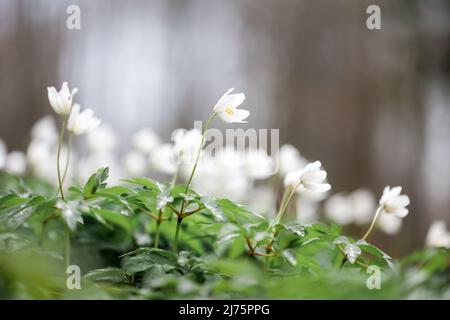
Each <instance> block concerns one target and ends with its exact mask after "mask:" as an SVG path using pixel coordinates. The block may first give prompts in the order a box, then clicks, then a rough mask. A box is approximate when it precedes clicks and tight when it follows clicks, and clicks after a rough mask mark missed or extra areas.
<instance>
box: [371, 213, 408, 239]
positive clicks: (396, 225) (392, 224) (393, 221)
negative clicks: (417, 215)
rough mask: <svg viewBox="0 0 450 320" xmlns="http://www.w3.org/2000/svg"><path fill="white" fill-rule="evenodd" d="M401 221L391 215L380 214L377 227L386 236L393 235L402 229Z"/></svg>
mask: <svg viewBox="0 0 450 320" xmlns="http://www.w3.org/2000/svg"><path fill="white" fill-rule="evenodd" d="M402 224H403V222H402V219H401V218H399V217H397V216H394V215H392V214H388V213H384V212H381V213H380V216H379V217H378V220H377V227H378V228H379V229H380V230H381V231H383V232H384V233H386V234H389V235H395V234H397V233H399V231H400V229H401V228H402Z"/></svg>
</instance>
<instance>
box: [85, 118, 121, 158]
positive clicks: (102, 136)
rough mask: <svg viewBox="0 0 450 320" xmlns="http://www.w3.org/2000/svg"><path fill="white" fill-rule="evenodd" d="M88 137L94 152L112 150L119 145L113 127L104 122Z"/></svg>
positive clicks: (89, 144)
mask: <svg viewBox="0 0 450 320" xmlns="http://www.w3.org/2000/svg"><path fill="white" fill-rule="evenodd" d="M86 138H87V145H88V147H89V150H90V151H92V152H97V151H111V150H113V149H114V148H115V147H116V145H117V137H116V135H115V134H114V131H113V129H112V128H111V127H110V126H109V125H106V124H102V125H101V126H99V127H98V128H97V129H96V130H94V131H92V132H90V133H89V134H88V135H87V137H86Z"/></svg>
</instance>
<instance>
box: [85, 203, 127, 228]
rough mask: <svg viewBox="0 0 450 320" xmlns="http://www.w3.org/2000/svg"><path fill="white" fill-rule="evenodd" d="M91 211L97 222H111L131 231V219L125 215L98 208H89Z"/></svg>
mask: <svg viewBox="0 0 450 320" xmlns="http://www.w3.org/2000/svg"><path fill="white" fill-rule="evenodd" d="M91 212H92V214H93V216H94V218H96V219H97V220H98V221H99V222H101V223H103V224H106V225H108V223H112V224H115V225H117V226H119V227H121V228H123V229H125V230H126V231H128V232H129V233H131V232H132V231H133V225H132V223H131V219H130V218H129V217H128V216H126V215H123V214H121V213H119V212H116V211H112V210H106V209H98V208H91Z"/></svg>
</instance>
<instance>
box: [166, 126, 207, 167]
mask: <svg viewBox="0 0 450 320" xmlns="http://www.w3.org/2000/svg"><path fill="white" fill-rule="evenodd" d="M172 140H173V142H174V146H173V152H174V154H175V157H176V158H177V161H178V163H180V164H185V165H188V166H189V167H190V165H192V164H193V162H194V161H195V158H196V156H197V152H198V149H199V148H200V146H201V142H202V133H201V132H200V130H198V129H196V128H193V129H190V130H185V129H177V130H175V132H174V134H173V135H172ZM191 169H192V168H188V171H190V170H191Z"/></svg>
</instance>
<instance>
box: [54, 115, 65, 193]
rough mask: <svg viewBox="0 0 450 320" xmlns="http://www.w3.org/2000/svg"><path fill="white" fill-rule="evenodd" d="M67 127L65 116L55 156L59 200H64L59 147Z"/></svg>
mask: <svg viewBox="0 0 450 320" xmlns="http://www.w3.org/2000/svg"><path fill="white" fill-rule="evenodd" d="M66 126H67V115H64V120H63V125H62V127H61V133H60V134H59V143H58V153H57V155H56V170H57V171H58V184H59V192H60V194H61V198H62V199H63V200H65V199H64V191H63V185H62V184H63V181H62V179H61V168H60V164H59V162H60V158H61V147H62V144H63V142H64V132H65V131H66Z"/></svg>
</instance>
